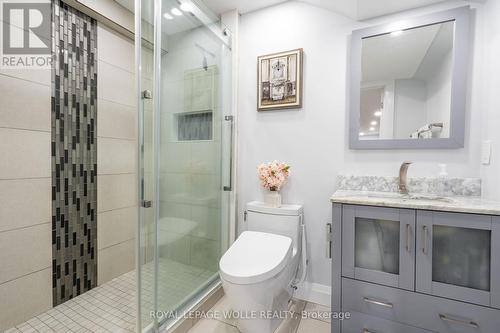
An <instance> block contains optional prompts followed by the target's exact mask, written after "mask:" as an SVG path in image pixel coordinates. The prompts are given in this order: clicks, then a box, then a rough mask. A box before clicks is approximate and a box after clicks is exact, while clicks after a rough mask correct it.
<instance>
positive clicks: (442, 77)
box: [426, 51, 453, 138]
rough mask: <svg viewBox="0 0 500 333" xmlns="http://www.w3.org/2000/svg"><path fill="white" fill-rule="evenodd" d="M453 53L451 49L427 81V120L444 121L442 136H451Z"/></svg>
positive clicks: (432, 121) (433, 121) (428, 121)
mask: <svg viewBox="0 0 500 333" xmlns="http://www.w3.org/2000/svg"><path fill="white" fill-rule="evenodd" d="M452 64H453V55H452V52H451V51H449V52H447V53H446V55H445V56H444V57H443V58H442V60H441V61H440V64H439V66H437V72H434V75H433V76H432V77H431V78H429V80H428V81H427V121H426V123H443V124H444V126H443V130H442V131H441V137H442V138H447V137H449V136H450V108H451V98H450V94H451V77H452V73H451V71H452Z"/></svg>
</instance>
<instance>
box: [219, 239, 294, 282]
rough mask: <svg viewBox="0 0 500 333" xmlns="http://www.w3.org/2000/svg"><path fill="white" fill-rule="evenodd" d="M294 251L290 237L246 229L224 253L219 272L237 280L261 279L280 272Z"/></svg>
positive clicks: (258, 280)
mask: <svg viewBox="0 0 500 333" xmlns="http://www.w3.org/2000/svg"><path fill="white" fill-rule="evenodd" d="M291 253H292V239H291V238H290V237H286V236H281V235H275V234H269V233H265V232H257V231H244V232H243V233H242V234H241V235H240V237H238V239H236V241H235V242H234V243H233V245H231V247H230V248H229V250H227V251H226V253H225V254H224V255H223V256H222V258H221V260H220V262H219V268H220V274H221V277H222V278H223V279H224V280H226V281H229V282H232V283H235V284H253V283H259V282H262V281H265V280H267V279H269V278H271V277H273V276H275V275H276V274H278V273H279V272H281V271H282V270H283V268H284V267H285V266H286V264H287V262H288V258H290V256H291Z"/></svg>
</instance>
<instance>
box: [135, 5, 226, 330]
mask: <svg viewBox="0 0 500 333" xmlns="http://www.w3.org/2000/svg"><path fill="white" fill-rule="evenodd" d="M144 3H146V2H144ZM156 5H157V7H156V8H155V9H154V15H153V16H154V17H153V19H152V20H151V19H150V20H149V23H150V24H151V26H152V27H154V28H155V29H154V30H155V33H154V35H155V38H154V41H153V45H154V47H153V50H154V55H153V57H152V58H153V60H154V66H153V69H154V71H153V78H154V80H153V85H152V88H151V97H152V100H151V103H152V104H151V105H152V108H151V109H152V112H151V114H152V117H151V118H149V119H151V122H149V123H148V122H147V121H146V119H148V108H147V107H146V106H145V105H147V103H149V102H148V101H145V99H144V98H145V95H144V93H143V94H142V97H141V98H142V106H143V112H142V113H143V117H144V119H145V121H144V122H143V123H142V125H143V127H142V129H141V130H140V132H142V135H143V136H144V137H145V138H146V137H147V134H152V142H151V145H149V146H148V142H147V140H144V145H143V149H142V151H143V153H142V154H141V157H142V158H141V159H140V164H141V166H142V167H143V168H142V170H143V172H142V173H141V174H140V175H139V179H140V182H139V183H140V184H146V185H147V184H149V185H150V186H149V189H150V191H147V190H146V191H145V192H143V193H144V195H143V197H142V198H141V200H144V201H145V203H144V204H143V208H141V210H142V214H140V215H141V216H140V219H141V229H140V232H141V235H142V237H141V242H142V244H141V247H140V251H141V253H140V258H142V260H143V262H142V263H141V266H139V267H141V268H142V269H141V272H142V281H140V284H141V286H140V293H141V299H142V302H141V312H142V318H143V319H142V321H143V323H142V324H141V326H142V328H145V327H147V326H148V325H152V327H153V328H154V327H158V326H159V325H161V324H164V323H165V322H168V321H169V320H170V321H173V320H174V319H175V318H169V317H168V316H163V315H162V314H168V313H173V312H175V311H179V310H183V309H186V308H188V307H189V306H190V305H192V304H193V303H195V302H196V301H197V300H199V298H200V297H201V296H203V295H204V294H205V293H206V292H207V291H209V290H210V288H212V287H213V286H214V285H216V284H217V282H218V279H219V276H218V262H219V259H220V257H221V255H222V254H223V253H224V251H225V250H226V249H227V247H228V238H229V214H228V212H229V196H230V192H231V191H232V175H231V167H230V164H231V163H232V158H231V155H232V154H231V153H232V136H233V133H232V131H233V117H232V115H231V110H230V105H231V96H230V93H231V82H230V79H231V51H230V44H229V37H228V36H226V35H228V33H222V29H221V27H220V24H219V23H218V19H217V18H216V17H214V16H212V15H210V14H209V12H208V11H207V10H206V9H204V8H200V7H199V6H198V5H197V4H195V3H194V2H191V1H181V3H179V2H178V1H175V0H161V1H159V0H158V1H156ZM143 20H144V15H143ZM146 21H148V20H146ZM142 24H143V25H144V22H143V23H142ZM143 35H144V32H143ZM146 54H147V53H145V52H143V53H142V56H143V58H144V57H145V56H146ZM142 66H143V67H144V62H143V63H142ZM143 70H144V68H143ZM142 81H143V82H142V83H143V85H144V80H142ZM143 88H144V87H143ZM143 88H140V89H142V90H145V89H143ZM146 97H147V96H146ZM148 147H150V148H151V149H150V152H151V158H150V159H149V158H148ZM149 161H151V163H148V162H149ZM148 170H151V172H150V173H149V172H148ZM149 176H151V177H149ZM145 188H146V189H148V186H146V187H145ZM148 196H149V197H148ZM149 200H151V206H149ZM148 216H149V218H148ZM148 222H151V223H148ZM148 254H149V255H148ZM150 264H151V265H150ZM150 268H152V269H153V270H152V272H153V277H154V278H153V281H150V280H148V276H149V275H148V273H149V269H150ZM151 282H152V285H151V286H150V284H151ZM149 290H153V295H152V298H151V297H149V296H148V295H149V294H148V292H149ZM148 301H151V302H148ZM151 311H155V315H153V316H151ZM148 316H149V317H148Z"/></svg>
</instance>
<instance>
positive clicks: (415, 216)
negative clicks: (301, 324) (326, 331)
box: [331, 203, 500, 333]
mask: <svg viewBox="0 0 500 333" xmlns="http://www.w3.org/2000/svg"><path fill="white" fill-rule="evenodd" d="M331 230H332V237H331V240H332V247H331V253H332V311H334V312H339V311H342V312H349V313H352V314H353V317H352V319H349V320H346V319H344V320H343V321H340V320H332V333H339V332H343V333H345V332H348V333H351V332H359V333H370V332H377V333H382V332H384V333H409V332H440V333H498V332H500V217H499V216H492V215H481V214H468V213H450V212H440V211H427V210H419V209H402V208H387V207H378V206H377V207H376V206H362V205H355V204H351V203H345V204H344V203H334V205H333V223H332V229H331Z"/></svg>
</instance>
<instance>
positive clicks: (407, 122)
mask: <svg viewBox="0 0 500 333" xmlns="http://www.w3.org/2000/svg"><path fill="white" fill-rule="evenodd" d="M454 27H455V21H448V22H443V23H438V24H432V25H427V26H422V27H417V28H413V29H407V30H400V31H393V32H391V33H387V34H382V35H377V36H373V37H367V38H363V40H362V64H361V67H362V68H361V70H362V72H361V73H362V78H361V92H360V98H361V100H360V124H359V138H360V139H361V140H373V139H429V138H449V137H450V119H451V117H450V114H451V112H450V110H451V80H452V65H453V41H454Z"/></svg>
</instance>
